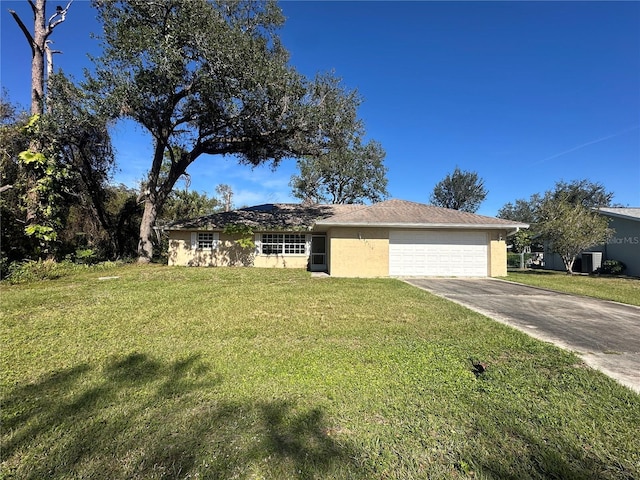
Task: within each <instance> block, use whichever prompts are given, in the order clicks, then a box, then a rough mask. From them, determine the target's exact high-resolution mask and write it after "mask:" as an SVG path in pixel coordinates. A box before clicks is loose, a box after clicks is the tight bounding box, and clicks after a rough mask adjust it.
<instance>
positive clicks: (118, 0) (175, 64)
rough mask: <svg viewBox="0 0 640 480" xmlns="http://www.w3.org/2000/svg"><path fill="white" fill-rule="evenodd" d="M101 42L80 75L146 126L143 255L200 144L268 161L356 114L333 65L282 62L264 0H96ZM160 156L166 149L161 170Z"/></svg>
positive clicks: (315, 146)
mask: <svg viewBox="0 0 640 480" xmlns="http://www.w3.org/2000/svg"><path fill="white" fill-rule="evenodd" d="M93 4H94V5H95V7H96V8H97V9H98V14H99V18H100V19H101V20H102V23H103V27H104V31H103V34H102V42H103V53H102V55H101V56H100V57H98V58H95V59H94V63H95V67H96V69H95V74H94V75H93V76H92V77H91V78H90V79H89V81H88V82H87V87H88V88H89V89H90V90H91V91H92V92H94V94H95V95H96V99H98V100H99V101H101V102H103V106H104V107H105V108H106V109H107V110H109V111H110V113H111V115H112V116H113V117H119V116H125V117H129V118H131V119H133V120H135V121H136V122H138V123H139V124H140V125H142V126H143V127H144V128H145V129H146V130H148V131H149V132H150V134H151V135H152V137H153V139H154V151H153V155H152V158H150V159H149V170H148V173H147V175H146V179H145V182H144V191H143V195H142V197H141V200H143V202H144V214H143V218H142V223H141V227H140V239H139V248H138V254H139V259H140V261H148V260H149V259H150V258H151V255H152V236H153V224H154V222H155V220H156V218H157V215H158V213H159V212H160V210H161V209H162V206H163V205H164V203H165V201H166V200H167V198H168V196H169V193H170V192H171V190H172V189H173V187H174V185H175V182H176V181H177V179H178V178H179V177H180V176H182V175H183V174H184V173H185V172H186V171H187V168H188V167H189V165H190V164H191V163H192V162H194V161H195V160H196V159H197V158H199V157H201V156H202V155H235V156H237V158H238V159H239V161H240V162H241V163H244V164H248V165H259V164H261V163H264V162H273V163H274V164H277V163H278V162H279V161H280V160H281V159H282V158H285V157H300V156H302V155H311V154H319V153H322V152H324V151H326V149H328V148H330V147H331V144H332V142H335V141H336V139H340V138H343V137H344V136H345V132H347V131H353V130H354V129H355V125H356V121H357V120H356V108H357V102H356V100H355V99H356V95H355V93H354V92H350V91H347V90H345V89H344V88H343V87H342V86H341V85H340V82H339V80H338V79H336V78H335V77H333V76H332V75H320V76H317V77H316V78H315V79H314V80H308V79H306V78H304V77H303V76H302V75H301V74H299V73H298V72H297V71H296V70H295V69H294V68H293V67H291V66H290V65H289V64H288V60H289V56H288V53H287V52H286V50H285V49H284V48H283V46H282V45H281V42H280V40H279V38H278V36H277V34H276V31H277V29H278V28H279V27H280V26H281V25H282V24H283V22H284V18H283V15H282V12H281V11H280V9H279V8H278V7H277V6H276V4H275V3H274V2H272V1H267V2H255V1H250V0H246V1H238V0H230V1H216V2H210V1H206V0H165V1H163V2H149V1H147V0H94V2H93ZM165 155H168V156H169V158H170V165H169V168H168V171H167V172H166V175H161V171H162V165H163V159H164V157H165Z"/></svg>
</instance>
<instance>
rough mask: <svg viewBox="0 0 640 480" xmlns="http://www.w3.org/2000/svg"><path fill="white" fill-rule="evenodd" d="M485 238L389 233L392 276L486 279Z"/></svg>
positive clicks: (479, 235) (463, 234)
mask: <svg viewBox="0 0 640 480" xmlns="http://www.w3.org/2000/svg"><path fill="white" fill-rule="evenodd" d="M487 267H488V259H487V235H486V233H483V232H450V231H449V232H438V231H410V230H407V231H392V232H390V235H389V274H390V275H392V276H459V277H484V276H487Z"/></svg>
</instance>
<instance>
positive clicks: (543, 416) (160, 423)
mask: <svg viewBox="0 0 640 480" xmlns="http://www.w3.org/2000/svg"><path fill="white" fill-rule="evenodd" d="M106 275H108V276H110V277H118V278H117V279H110V280H104V281H101V280H99V277H100V276H101V272H100V271H99V270H94V269H92V268H87V267H85V268H82V269H78V271H77V272H76V273H75V274H74V275H72V276H68V277H63V278H59V279H58V280H56V281H55V282H40V283H33V284H29V285H1V286H0V289H2V290H1V292H0V294H1V295H2V315H3V317H2V320H3V321H2V322H1V323H0V340H1V341H2V345H3V348H2V349H0V361H1V362H2V365H3V367H4V370H3V375H2V376H1V377H0V396H1V397H2V398H1V400H2V409H1V410H0V415H1V416H2V418H1V421H2V426H3V428H2V429H1V431H0V434H1V435H2V437H1V440H2V454H1V455H2V458H1V461H2V465H1V468H2V471H3V473H4V474H5V476H7V477H9V478H25V479H40V478H48V479H69V478H92V479H110V480H114V479H125V478H127V479H143V478H144V479H147V478H149V479H160V478H216V479H218V478H219V479H229V478H268V479H325V478H326V479H336V480H339V479H355V480H361V479H362V480H364V479H403V480H412V479H426V478H433V479H445V478H446V479H461V478H477V479H489V478H513V479H516V478H517V479H539V480H542V479H547V478H563V479H565V478H567V479H583V478H599V479H603V480H623V479H627V480H628V479H631V478H638V477H639V476H640V463H639V461H640V452H638V448H637V425H638V424H639V422H640V403H639V402H638V395H637V394H634V393H633V392H631V391H630V390H628V389H626V388H624V387H622V386H620V385H619V384H617V383H616V382H615V381H613V380H612V379H610V378H608V377H606V376H605V375H603V374H601V373H599V372H597V371H594V370H592V369H590V368H588V367H586V366H585V365H584V363H582V362H581V361H580V360H579V359H578V358H577V357H576V356H575V355H573V354H571V353H568V352H565V351H562V350H560V349H557V348H555V347H553V346H551V345H550V344H548V343H546V342H540V341H537V340H535V339H532V338H530V337H528V336H527V335H525V334H523V333H521V332H518V331H516V330H514V329H512V328H508V327H506V326H504V325H501V324H499V323H498V322H493V321H489V320H488V319H487V318H486V317H484V316H482V315H480V314H478V313H475V312H472V311H469V310H467V309H465V308H462V307H460V306H459V305H457V304H454V303H451V302H449V301H447V300H445V299H442V298H438V297H435V296H433V295H430V294H429V293H427V292H424V291H421V290H418V289H416V288H413V287H410V286H408V285H406V284H404V283H402V282H399V281H397V280H393V279H336V278H325V279H322V280H318V279H315V278H312V277H311V276H310V275H309V274H308V273H307V272H304V271H298V270H291V269H230V268H177V267H176V268H166V267H164V268H163V267H159V266H144V267H141V266H133V265H131V266H123V267H119V268H115V269H110V270H107V271H106ZM558 277H559V278H560V279H561V280H564V281H567V280H582V279H584V278H586V279H588V280H593V281H596V280H598V281H602V280H605V281H609V280H615V279H609V278H595V277H591V278H589V277H580V278H570V277H567V276H565V275H560V276H558ZM636 283H637V282H636ZM638 298H640V297H638ZM185 312H188V314H187V313H185ZM470 357H472V358H477V359H480V360H481V361H483V362H485V363H486V364H487V369H486V371H485V372H484V373H482V374H480V375H476V374H474V372H473V371H472V369H471V365H470V362H469V358H470Z"/></svg>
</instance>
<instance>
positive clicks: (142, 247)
mask: <svg viewBox="0 0 640 480" xmlns="http://www.w3.org/2000/svg"><path fill="white" fill-rule="evenodd" d="M157 217H158V209H157V206H156V202H155V201H152V200H151V199H150V198H146V199H145V202H144V212H143V213H142V221H141V222H140V239H139V241H138V263H144V264H146V263H149V262H150V261H151V258H152V257H153V235H154V230H153V226H154V225H155V223H156V218H157Z"/></svg>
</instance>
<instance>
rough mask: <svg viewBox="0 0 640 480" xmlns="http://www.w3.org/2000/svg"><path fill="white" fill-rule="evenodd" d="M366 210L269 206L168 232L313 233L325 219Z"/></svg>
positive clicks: (217, 215)
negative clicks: (233, 228)
mask: <svg viewBox="0 0 640 480" xmlns="http://www.w3.org/2000/svg"><path fill="white" fill-rule="evenodd" d="M357 208H363V205H301V204H294V203H266V204H263V205H256V206H254V207H247V208H240V209H238V210H232V211H230V212H222V213H214V214H212V215H207V216H204V217H199V218H195V219H192V220H180V221H177V222H173V223H171V224H169V225H167V226H165V227H164V229H165V230H222V229H224V228H225V227H226V226H227V225H246V226H248V227H251V228H254V229H262V230H299V231H302V230H310V229H311V228H312V227H313V225H315V223H316V222H317V221H318V220H319V219H322V218H328V217H331V216H333V215H336V214H340V213H345V212H347V211H350V210H353V209H357Z"/></svg>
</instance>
